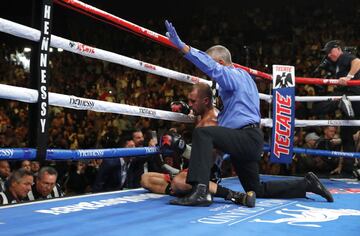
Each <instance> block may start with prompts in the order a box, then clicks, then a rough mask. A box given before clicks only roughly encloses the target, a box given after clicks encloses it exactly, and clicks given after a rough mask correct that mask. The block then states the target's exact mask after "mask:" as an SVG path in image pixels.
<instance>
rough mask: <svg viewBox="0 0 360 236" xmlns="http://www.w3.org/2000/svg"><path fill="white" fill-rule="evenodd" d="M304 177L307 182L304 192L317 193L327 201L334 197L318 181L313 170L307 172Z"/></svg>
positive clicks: (331, 200)
mask: <svg viewBox="0 0 360 236" xmlns="http://www.w3.org/2000/svg"><path fill="white" fill-rule="evenodd" d="M304 179H305V181H306V184H307V186H306V192H312V193H315V194H319V195H320V196H322V197H323V198H325V199H326V200H327V201H328V202H333V201H334V198H333V196H332V195H331V193H330V192H329V190H327V189H326V188H325V186H324V185H323V184H322V183H321V182H320V180H319V178H318V177H317V176H316V175H315V174H314V173H313V172H308V173H307V174H306V175H305V178H304Z"/></svg>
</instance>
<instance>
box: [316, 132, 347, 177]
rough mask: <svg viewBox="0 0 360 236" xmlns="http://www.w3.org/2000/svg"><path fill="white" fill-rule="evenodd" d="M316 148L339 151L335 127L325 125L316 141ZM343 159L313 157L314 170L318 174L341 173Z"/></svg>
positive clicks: (339, 143) (338, 139)
mask: <svg viewBox="0 0 360 236" xmlns="http://www.w3.org/2000/svg"><path fill="white" fill-rule="evenodd" d="M316 148H317V149H321V150H328V151H340V148H341V139H340V138H339V134H338V133H337V128H336V127H334V126H327V127H325V128H324V130H323V135H321V136H320V138H319V139H318V141H317V144H316ZM342 165H343V159H342V158H339V157H324V156H317V157H315V166H316V169H315V170H314V171H315V172H317V173H319V175H323V176H324V175H325V176H328V175H329V174H341V171H342Z"/></svg>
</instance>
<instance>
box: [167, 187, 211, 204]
mask: <svg viewBox="0 0 360 236" xmlns="http://www.w3.org/2000/svg"><path fill="white" fill-rule="evenodd" d="M212 202H213V198H212V195H211V194H210V193H209V187H208V186H207V185H205V184H197V185H194V186H193V190H192V192H191V193H190V194H188V195H186V196H185V197H178V198H175V199H173V200H171V201H170V204H171V205H180V206H210V205H211V204H212Z"/></svg>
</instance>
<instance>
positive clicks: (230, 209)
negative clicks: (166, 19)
mask: <svg viewBox="0 0 360 236" xmlns="http://www.w3.org/2000/svg"><path fill="white" fill-rule="evenodd" d="M55 3H57V4H60V5H63V6H67V4H69V6H71V7H69V8H71V9H73V10H76V11H79V12H81V13H84V12H91V14H94V15H95V16H96V17H94V18H97V19H101V20H102V21H105V20H104V19H106V21H105V22H108V23H110V22H111V24H112V25H115V26H121V27H119V28H127V29H129V28H131V31H133V32H135V33H136V34H138V35H141V36H144V37H147V38H150V39H152V40H154V41H157V42H160V43H162V44H165V45H167V46H170V47H173V45H172V44H171V43H170V42H169V40H168V39H167V38H166V37H164V36H162V35H159V34H157V33H155V32H152V31H149V30H147V29H144V28H142V27H139V26H136V25H134V24H132V23H131V22H126V21H123V20H121V19H120V18H117V17H115V16H113V15H110V14H109V13H106V12H103V11H101V10H99V9H96V8H94V7H91V6H89V5H87V4H84V3H81V2H79V1H67V0H66V1H65V0H64V1H63V0H56V1H55ZM88 14H90V13H88ZM94 15H93V16H94ZM0 30H1V31H2V32H5V33H8V34H12V35H14V36H17V37H21V38H25V39H28V40H32V41H39V39H40V32H39V31H38V30H35V29H32V28H30V27H27V26H23V25H20V24H17V23H14V22H11V21H8V20H6V19H2V18H0ZM50 45H51V46H53V47H58V48H62V49H64V50H66V51H70V52H73V53H76V54H80V55H83V56H86V57H91V58H95V59H99V60H106V61H109V62H112V63H116V64H120V65H124V66H127V67H129V68H133V69H137V70H141V71H144V72H147V73H152V74H156V75H159V76H162V77H166V78H171V79H175V80H179V81H182V82H186V83H190V84H193V83H198V82H205V83H208V84H209V85H211V82H210V81H208V80H205V79H202V78H198V77H195V76H192V75H187V74H184V73H180V72H177V71H173V70H170V69H166V68H163V67H160V66H156V65H153V64H151V63H147V62H143V61H139V60H136V59H132V58H128V57H125V56H122V55H119V54H116V53H113V52H109V51H106V50H102V49H99V48H94V47H90V46H87V45H85V44H83V43H80V42H74V41H72V40H69V39H64V38H61V37H58V36H55V35H52V36H51V42H50ZM236 66H238V67H241V68H243V69H244V70H246V71H248V72H249V73H250V74H252V75H254V76H260V77H262V78H265V79H271V76H270V75H268V74H266V73H263V72H260V71H256V70H253V69H250V68H246V67H244V66H241V65H236ZM296 80H297V83H312V84H323V85H326V84H337V83H338V81H337V80H323V79H314V78H312V79H311V80H309V79H308V78H301V77H297V78H296ZM351 84H353V85H358V83H357V82H356V81H350V82H349V85H351ZM0 97H1V98H5V99H12V100H16V101H21V102H27V103H37V102H38V97H39V94H38V91H36V90H33V89H28V88H21V87H16V86H9V85H3V84H0ZM260 98H261V100H265V101H267V102H271V99H272V98H271V96H270V95H266V94H260ZM338 98H339V97H296V99H297V101H301V102H305V101H307V102H309V101H327V100H333V99H338ZM349 99H350V100H351V101H359V100H360V96H352V97H349ZM84 104H91V106H85V105H84ZM49 105H52V106H60V107H66V108H71V109H78V110H91V111H96V112H108V113H114V114H123V115H133V116H140V117H148V118H152V119H163V120H169V121H177V122H185V123H192V122H193V121H194V117H191V116H187V115H184V114H179V113H174V112H169V111H162V110H158V109H152V108H146V107H136V106H130V105H126V104H117V103H112V102H105V101H99V100H94V99H88V98H80V97H75V96H71V95H65V94H57V93H49ZM261 123H262V125H263V126H265V127H272V119H271V118H264V119H262V120H261ZM295 123H296V126H297V127H305V126H327V125H338V126H360V121H359V120H335V121H334V120H317V121H307V120H295ZM1 150H2V152H1V158H4V159H16V160H21V159H27V160H34V159H36V155H37V153H36V149H33V148H6V149H1ZM268 150H269V147H268V146H266V147H264V151H268ZM157 153H159V150H158V147H146V148H116V149H87V150H61V149H48V150H47V160H83V159H96V158H114V157H119V156H121V157H127V156H141V155H150V154H157ZM294 153H307V154H316V155H323V156H334V157H340V156H345V157H348V158H360V153H346V152H340V151H339V152H334V151H325V150H310V149H302V148H294ZM261 178H262V180H264V181H267V180H273V179H282V178H287V179H289V178H297V177H289V176H286V177H282V176H268V175H262V176H261ZM322 183H324V185H325V186H326V187H328V188H329V190H330V191H331V192H332V194H333V196H334V199H335V202H334V203H327V202H326V201H325V200H324V199H322V198H321V197H320V196H317V195H308V197H310V198H309V199H260V198H259V199H257V202H256V207H255V208H246V207H242V206H238V205H234V204H229V202H225V201H224V200H222V199H215V200H214V204H212V205H211V206H210V207H207V208H203V207H181V206H173V205H169V204H168V202H169V200H170V199H171V198H172V197H170V196H167V195H157V194H152V193H149V192H148V191H146V190H144V189H134V190H126V191H116V192H107V193H99V194H89V195H82V196H75V197H64V198H59V199H52V200H46V201H38V202H29V203H22V204H15V205H8V206H2V207H0V232H2V233H3V234H4V235H24V234H37V235H63V234H66V235H79V234H86V233H87V234H90V235H94V234H102V235H119V234H121V233H124V234H126V235H145V234H149V233H150V234H151V233H156V234H157V235H165V234H166V235H167V234H173V235H183V234H186V233H191V235H205V234H208V235H214V234H221V235H234V233H235V234H237V233H239V234H241V235H264V234H265V233H268V232H276V233H277V234H279V235H303V234H306V233H311V234H315V235H320V234H321V235H323V234H327V235H339V234H349V235H357V234H358V233H359V231H360V224H359V223H358V222H359V219H360V183H359V181H356V180H355V179H330V180H328V179H326V180H325V179H322ZM222 184H223V185H224V186H225V187H229V188H231V189H234V190H242V189H241V186H240V185H239V181H238V179H237V178H227V179H224V180H223V182H222ZM340 225H341V226H342V227H339V226H340Z"/></svg>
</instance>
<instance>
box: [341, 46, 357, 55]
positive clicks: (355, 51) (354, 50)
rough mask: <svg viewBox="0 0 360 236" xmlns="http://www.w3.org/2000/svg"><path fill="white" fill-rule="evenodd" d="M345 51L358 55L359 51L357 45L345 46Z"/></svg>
mask: <svg viewBox="0 0 360 236" xmlns="http://www.w3.org/2000/svg"><path fill="white" fill-rule="evenodd" d="M343 51H344V52H347V53H349V54H352V55H355V56H358V51H357V47H355V46H345V47H344V49H343Z"/></svg>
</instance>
